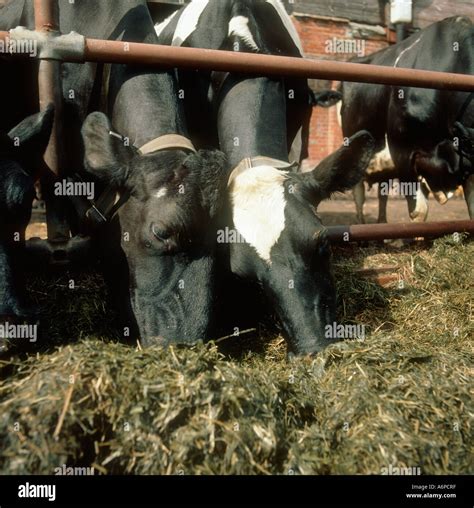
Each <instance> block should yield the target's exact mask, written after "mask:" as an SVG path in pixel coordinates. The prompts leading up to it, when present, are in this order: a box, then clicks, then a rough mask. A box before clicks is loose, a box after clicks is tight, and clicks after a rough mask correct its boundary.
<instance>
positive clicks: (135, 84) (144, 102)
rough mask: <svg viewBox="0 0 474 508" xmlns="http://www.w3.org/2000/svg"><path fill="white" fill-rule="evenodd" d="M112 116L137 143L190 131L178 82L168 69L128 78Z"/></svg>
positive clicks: (113, 120) (116, 124)
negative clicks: (186, 124)
mask: <svg viewBox="0 0 474 508" xmlns="http://www.w3.org/2000/svg"><path fill="white" fill-rule="evenodd" d="M111 79H113V78H111ZM111 117H112V122H113V125H114V127H115V128H116V129H117V131H118V132H120V133H121V134H123V135H124V136H125V137H127V138H129V140H130V143H131V144H133V145H135V146H137V147H141V146H144V145H146V144H147V143H149V142H150V141H152V140H154V139H156V138H159V137H160V136H164V135H168V134H179V135H182V136H186V135H187V133H186V129H185V124H184V120H183V118H184V114H183V111H182V105H181V104H180V102H179V99H178V89H177V86H176V82H175V79H174V77H173V75H172V74H171V73H168V72H161V73H155V74H143V75H136V76H133V77H131V78H127V79H126V81H124V82H123V83H122V84H121V86H120V89H119V91H118V93H117V96H116V100H115V103H114V105H113V107H112V114H111Z"/></svg>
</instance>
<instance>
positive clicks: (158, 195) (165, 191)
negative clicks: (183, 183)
mask: <svg viewBox="0 0 474 508" xmlns="http://www.w3.org/2000/svg"><path fill="white" fill-rule="evenodd" d="M166 194H168V189H167V188H166V187H161V189H159V190H158V191H157V193H156V194H155V198H158V199H159V198H164V197H165V196H166Z"/></svg>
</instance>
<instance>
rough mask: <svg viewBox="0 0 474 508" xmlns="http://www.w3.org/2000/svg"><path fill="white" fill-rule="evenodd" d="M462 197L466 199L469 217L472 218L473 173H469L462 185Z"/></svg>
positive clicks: (473, 210)
mask: <svg viewBox="0 0 474 508" xmlns="http://www.w3.org/2000/svg"><path fill="white" fill-rule="evenodd" d="M462 188H463V190H464V198H465V199H466V204H467V209H468V211H469V217H470V218H471V219H474V175H471V176H470V177H469V178H468V179H467V180H466V181H465V182H464V184H463V186H462Z"/></svg>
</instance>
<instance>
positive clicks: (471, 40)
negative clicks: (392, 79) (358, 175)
mask: <svg viewBox="0 0 474 508" xmlns="http://www.w3.org/2000/svg"><path fill="white" fill-rule="evenodd" d="M353 61H354V62H358V63H366V64H375V65H384V66H391V67H400V68H411V69H424V70H433V71H442V72H454V73H463V74H473V73H474V25H473V23H472V21H471V20H470V19H469V18H466V17H452V18H447V19H444V20H442V21H439V22H437V23H434V24H433V25H431V26H429V27H428V28H426V29H424V30H421V31H419V32H417V33H415V34H413V35H411V36H410V37H408V38H407V39H405V40H404V41H402V42H400V43H398V44H396V45H394V46H391V47H388V48H386V49H383V50H380V51H378V52H376V53H373V54H372V55H368V56H366V57H362V58H356V59H354V60H353ZM342 94H343V99H342V110H341V115H342V127H343V134H344V136H351V135H352V134H354V133H355V132H357V131H358V130H360V129H367V130H368V131H370V132H371V133H372V134H373V136H374V138H375V140H376V146H377V151H381V150H383V149H384V148H385V147H386V140H387V143H388V147H389V149H390V153H391V155H392V158H393V164H394V171H395V175H396V177H398V178H399V179H400V181H401V183H402V184H403V183H405V184H406V183H410V184H412V187H413V188H417V189H418V191H417V193H416V195H415V194H414V193H412V194H410V195H407V196H406V199H407V203H408V209H409V212H410V216H411V218H412V219H413V220H418V221H419V220H421V221H423V220H425V219H426V216H427V213H428V207H427V201H426V197H427V194H428V192H429V190H431V191H432V192H433V194H434V195H435V197H436V198H437V199H438V201H439V202H441V203H445V202H446V201H447V198H448V197H450V196H451V195H452V193H453V192H454V190H455V189H456V188H457V187H458V186H459V185H462V186H463V188H464V192H465V197H466V202H467V204H468V209H469V214H470V216H471V217H473V216H474V180H473V179H474V176H473V170H474V168H473V162H472V159H470V158H469V154H466V153H465V152H466V151H469V146H472V144H473V143H474V137H473V136H472V130H469V129H471V127H472V126H473V125H474V101H471V102H470V104H469V103H468V101H469V97H470V94H469V93H466V92H453V91H447V90H431V89H423V88H409V87H395V86H394V87H389V86H384V85H372V84H361V83H343V84H342ZM368 104H370V108H368V107H367V105H368ZM464 105H466V108H465V111H464V113H463V114H462V118H461V112H462V111H463V109H464V108H463V106H464ZM457 122H459V123H457ZM463 133H464V135H463ZM461 150H462V151H463V153H464V156H463V157H461V156H460V151H461ZM471 157H472V153H471ZM360 191H361V189H360V187H359V190H358V192H359V193H360ZM362 191H363V189H362ZM356 199H357V198H356ZM362 204H363V194H359V204H358V209H359V211H360V210H361V205H362Z"/></svg>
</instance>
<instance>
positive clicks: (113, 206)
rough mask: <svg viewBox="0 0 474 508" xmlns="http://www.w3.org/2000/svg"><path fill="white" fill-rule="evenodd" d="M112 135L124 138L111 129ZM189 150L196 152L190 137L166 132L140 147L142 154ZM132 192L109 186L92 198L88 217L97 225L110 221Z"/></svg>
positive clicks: (139, 151) (110, 133) (139, 150)
mask: <svg viewBox="0 0 474 508" xmlns="http://www.w3.org/2000/svg"><path fill="white" fill-rule="evenodd" d="M109 135H110V136H114V137H118V138H120V139H122V140H123V139H124V138H123V136H121V135H120V134H118V133H116V132H113V131H110V132H109ZM172 149H175V150H187V151H190V152H193V153H196V149H195V148H194V145H193V144H192V143H191V141H190V140H189V139H188V138H185V137H184V136H181V135H179V134H165V135H164V136H159V137H158V138H155V139H153V140H151V141H150V142H148V143H145V144H144V145H143V146H142V147H141V148H138V153H140V154H141V155H149V154H152V153H156V152H160V151H162V150H172ZM129 198H130V192H129V191H124V192H121V193H119V192H117V191H116V190H115V189H113V188H112V187H110V186H108V187H107V188H106V189H105V191H104V192H103V193H102V194H101V196H100V197H99V198H98V199H97V201H95V200H93V199H90V200H89V203H90V205H91V207H90V208H89V209H88V210H87V212H86V217H87V218H88V219H89V220H90V221H91V222H92V223H94V224H96V225H103V224H106V223H107V222H110V221H111V220H112V219H113V218H114V217H115V216H116V215H117V213H118V211H119V210H120V208H122V206H123V205H124V204H125V203H126V202H127V201H128V200H129Z"/></svg>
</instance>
